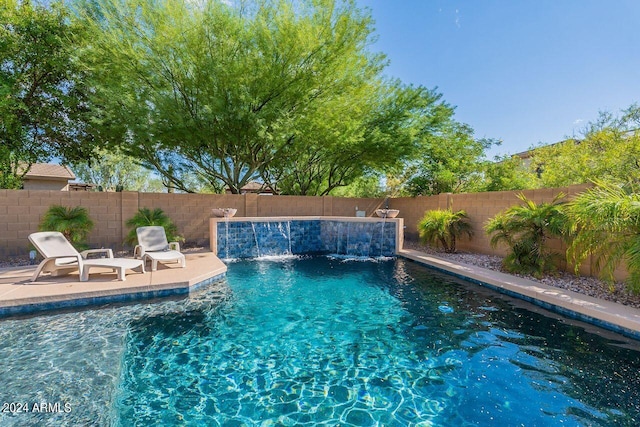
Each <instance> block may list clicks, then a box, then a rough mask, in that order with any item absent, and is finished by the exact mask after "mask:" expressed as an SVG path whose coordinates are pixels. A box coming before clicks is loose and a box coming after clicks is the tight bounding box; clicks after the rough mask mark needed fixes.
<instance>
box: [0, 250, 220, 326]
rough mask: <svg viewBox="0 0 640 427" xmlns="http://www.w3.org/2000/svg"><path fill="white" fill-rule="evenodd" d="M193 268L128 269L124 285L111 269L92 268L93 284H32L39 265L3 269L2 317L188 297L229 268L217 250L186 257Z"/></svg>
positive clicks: (46, 279) (65, 279)
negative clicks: (167, 297) (137, 270)
mask: <svg viewBox="0 0 640 427" xmlns="http://www.w3.org/2000/svg"><path fill="white" fill-rule="evenodd" d="M186 258H187V266H186V267H185V268H180V266H179V264H177V263H168V264H164V265H163V264H159V265H158V270H157V271H149V270H147V272H146V273H144V274H142V273H138V272H136V271H132V270H127V275H126V280H125V281H119V280H117V276H116V273H115V272H111V270H106V269H100V268H92V269H91V274H90V276H89V281H88V282H80V280H79V275H78V272H77V271H76V272H74V273H71V274H69V275H66V276H60V277H51V276H48V275H43V276H40V278H39V279H38V280H37V281H36V282H31V280H30V279H31V276H32V275H33V272H34V271H35V269H36V266H35V265H34V266H27V267H12V268H7V269H0V316H2V315H5V316H6V315H12V314H20V313H29V312H37V311H42V310H52V309H57V308H67V307H73V306H87V305H95V304H101V303H107V302H117V301H132V300H138V299H150V298H157V297H163V296H170V295H187V294H188V293H189V291H190V290H193V289H196V288H198V287H199V286H202V285H206V284H208V283H212V282H213V281H216V280H219V279H221V278H222V277H223V276H224V274H225V273H226V271H227V266H226V265H225V264H224V263H223V262H222V261H220V259H218V257H217V256H215V255H214V254H213V253H212V252H194V253H188V254H186Z"/></svg>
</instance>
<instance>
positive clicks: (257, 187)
mask: <svg viewBox="0 0 640 427" xmlns="http://www.w3.org/2000/svg"><path fill="white" fill-rule="evenodd" d="M247 193H257V194H262V195H265V194H267V195H272V194H273V191H272V190H271V189H270V188H268V187H267V186H266V185H264V184H261V183H259V182H256V181H251V182H248V183H247V184H246V185H245V186H244V187H242V188H241V189H240V194H247ZM227 194H231V190H229V189H227Z"/></svg>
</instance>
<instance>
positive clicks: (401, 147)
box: [84, 0, 439, 195]
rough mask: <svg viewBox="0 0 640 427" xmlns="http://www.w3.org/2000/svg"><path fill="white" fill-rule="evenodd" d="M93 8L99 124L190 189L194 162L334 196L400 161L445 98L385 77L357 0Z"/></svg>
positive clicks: (225, 180)
mask: <svg viewBox="0 0 640 427" xmlns="http://www.w3.org/2000/svg"><path fill="white" fill-rule="evenodd" d="M84 16H85V18H86V22H87V23H88V25H89V26H90V27H91V28H92V31H93V32H94V33H93V34H94V35H93V37H90V38H88V40H91V43H90V44H89V45H88V46H87V49H86V53H87V55H85V56H84V58H85V61H87V63H88V64H90V65H89V66H90V68H91V69H93V70H96V80H95V83H94V86H95V88H96V91H95V94H94V98H93V100H94V102H95V104H96V105H100V106H101V108H102V110H101V112H100V116H99V120H97V121H96V123H95V125H96V133H98V134H100V135H101V136H105V137H107V138H109V140H110V141H111V143H112V144H116V145H121V146H122V147H123V150H124V151H125V152H127V153H128V154H130V155H133V156H135V157H137V158H139V159H141V160H142V161H143V162H144V163H145V165H147V166H150V167H153V168H154V169H155V170H156V171H157V172H158V173H159V174H160V175H161V176H162V177H163V179H164V180H165V181H166V183H167V184H169V183H170V184H172V185H174V186H175V187H176V188H178V189H182V190H184V191H190V190H191V188H190V187H189V186H188V185H187V184H186V183H185V181H184V180H183V179H182V178H181V174H182V173H183V172H184V171H189V170H193V171H197V173H198V174H200V175H201V176H202V177H204V178H205V179H206V180H207V182H208V183H209V184H210V185H211V186H212V187H214V188H222V187H227V188H229V189H230V190H231V191H232V192H234V193H238V192H239V191H240V189H241V188H242V187H243V186H244V185H245V184H246V183H247V182H249V181H252V180H256V179H260V180H262V181H264V182H265V183H266V184H267V185H268V186H270V187H271V188H272V189H273V190H274V191H276V192H282V193H286V194H308V195H323V194H328V193H329V192H330V191H332V190H333V189H334V188H337V187H339V186H343V185H347V184H349V183H351V182H353V181H354V180H355V179H356V178H358V177H359V176H362V175H364V174H367V173H372V172H373V171H380V170H384V169H385V168H390V167H392V166H398V163H399V162H400V161H401V160H402V159H403V158H406V157H408V156H409V155H410V152H411V150H412V147H413V146H414V143H415V139H414V138H411V132H412V130H411V129H410V126H409V121H410V119H413V118H414V116H415V115H416V114H417V113H418V111H427V110H428V109H435V108H436V105H437V104H438V103H439V101H438V100H439V95H437V94H435V93H432V92H431V91H428V90H426V89H424V88H410V87H403V86H402V85H400V84H399V83H398V82H395V81H392V82H391V81H386V80H384V79H383V77H382V74H381V73H382V70H383V68H384V61H383V59H384V58H383V57H382V55H376V54H372V53H371V52H369V51H368V50H367V46H368V44H369V43H370V37H371V34H372V20H371V17H370V16H369V14H367V13H364V12H362V11H360V10H359V9H357V8H356V6H355V2H354V1H352V0H313V1H312V0H299V1H297V0H256V1H253V2H249V1H248V2H242V3H241V5H240V6H234V5H228V4H226V2H220V1H205V2H202V3H200V4H198V6H195V5H194V4H193V3H192V2H188V1H156V2H147V1H143V0H106V1H103V2H100V4H99V5H98V6H97V7H96V5H95V4H94V5H93V6H90V7H87V8H85V9H84ZM425 103H426V104H427V105H423V104H425ZM428 119H429V120H433V117H429V118H428ZM396 131H402V132H401V133H396Z"/></svg>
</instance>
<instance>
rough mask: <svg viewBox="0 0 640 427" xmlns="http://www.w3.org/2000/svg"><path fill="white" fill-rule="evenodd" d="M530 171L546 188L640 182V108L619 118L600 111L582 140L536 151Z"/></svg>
mask: <svg viewBox="0 0 640 427" xmlns="http://www.w3.org/2000/svg"><path fill="white" fill-rule="evenodd" d="M531 168H532V172H537V173H539V175H540V179H541V181H542V185H543V186H544V187H561V186H566V185H572V184H583V183H587V182H591V181H594V180H599V181H603V180H604V181H613V182H628V181H633V182H640V107H639V106H638V105H632V106H630V107H629V108H628V109H626V110H624V111H622V114H621V115H619V116H615V115H613V114H611V113H608V112H601V113H600V117H599V118H598V120H596V121H595V122H592V123H589V125H588V126H587V128H586V129H585V131H584V137H583V138H582V139H568V140H566V141H563V142H561V143H558V144H553V145H549V146H545V147H539V148H536V149H535V150H534V155H533V157H532V160H531Z"/></svg>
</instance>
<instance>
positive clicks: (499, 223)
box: [485, 193, 568, 277]
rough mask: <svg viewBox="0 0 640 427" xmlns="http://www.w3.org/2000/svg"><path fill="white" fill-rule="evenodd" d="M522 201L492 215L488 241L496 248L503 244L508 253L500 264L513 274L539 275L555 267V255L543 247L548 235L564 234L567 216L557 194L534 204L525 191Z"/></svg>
mask: <svg viewBox="0 0 640 427" xmlns="http://www.w3.org/2000/svg"><path fill="white" fill-rule="evenodd" d="M518 198H519V199H520V200H521V201H522V204H521V205H519V206H512V207H510V208H508V209H507V210H505V211H503V212H500V213H499V214H498V215H496V216H495V217H493V218H491V219H490V220H489V221H488V222H487V224H486V225H485V231H486V232H487V233H489V234H490V235H491V240H490V244H491V246H492V247H496V246H498V245H499V244H506V245H507V246H508V247H509V248H510V249H511V252H510V253H509V254H508V255H507V256H506V257H505V258H504V260H503V266H504V268H505V269H506V270H507V271H510V272H514V273H525V274H533V275H534V276H536V277H540V276H541V275H542V274H544V273H545V272H549V271H553V270H554V269H555V265H554V262H553V261H554V259H555V258H557V257H558V254H556V253H553V252H552V251H550V250H549V249H548V248H546V247H545V243H546V241H547V240H548V239H549V238H550V237H563V236H565V235H566V232H567V230H568V220H567V215H566V214H565V212H564V210H563V206H562V203H561V202H560V200H561V199H562V198H564V194H562V193H560V194H558V195H557V196H556V197H555V198H554V199H553V201H552V202H551V203H541V204H539V205H538V204H536V203H535V202H533V201H532V200H529V199H527V198H526V197H525V196H524V194H522V193H520V194H518Z"/></svg>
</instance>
